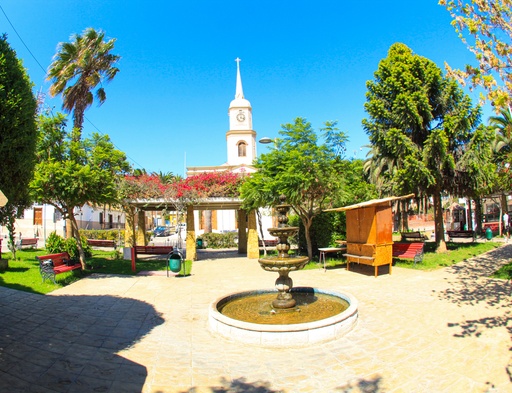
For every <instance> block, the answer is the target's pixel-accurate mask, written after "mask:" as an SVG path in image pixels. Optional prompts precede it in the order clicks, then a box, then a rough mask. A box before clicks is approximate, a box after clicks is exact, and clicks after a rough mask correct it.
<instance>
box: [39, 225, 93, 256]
mask: <svg viewBox="0 0 512 393" xmlns="http://www.w3.org/2000/svg"><path fill="white" fill-rule="evenodd" d="M81 240H82V248H83V250H84V253H85V257H86V258H90V257H91V256H92V249H91V246H89V244H87V238H86V237H85V236H84V235H82V236H81ZM46 250H47V251H48V252H49V253H50V254H56V253H59V252H67V253H68V254H69V256H70V257H71V258H73V259H78V258H79V257H80V255H79V254H78V246H77V244H76V239H75V238H74V237H71V238H69V239H64V238H63V237H62V236H59V235H57V233H55V232H52V233H50V235H49V236H48V238H47V239H46Z"/></svg>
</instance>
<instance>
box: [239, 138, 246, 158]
mask: <svg viewBox="0 0 512 393" xmlns="http://www.w3.org/2000/svg"><path fill="white" fill-rule="evenodd" d="M246 156H247V143H245V142H243V141H242V142H238V157H246Z"/></svg>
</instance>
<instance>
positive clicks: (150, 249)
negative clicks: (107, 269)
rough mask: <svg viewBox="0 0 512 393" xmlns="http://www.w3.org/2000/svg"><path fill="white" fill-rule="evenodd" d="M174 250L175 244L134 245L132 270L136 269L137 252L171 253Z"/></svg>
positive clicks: (152, 253) (151, 253)
mask: <svg viewBox="0 0 512 393" xmlns="http://www.w3.org/2000/svg"><path fill="white" fill-rule="evenodd" d="M173 250H174V247H173V246H134V247H133V248H132V258H131V259H132V270H133V271H135V264H136V261H137V254H150V255H169V254H170V253H172V252H173Z"/></svg>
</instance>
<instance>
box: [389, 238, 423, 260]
mask: <svg viewBox="0 0 512 393" xmlns="http://www.w3.org/2000/svg"><path fill="white" fill-rule="evenodd" d="M424 246H425V243H414V242H406V243H393V258H400V259H413V260H414V264H415V265H416V262H421V261H422V260H423V247H424Z"/></svg>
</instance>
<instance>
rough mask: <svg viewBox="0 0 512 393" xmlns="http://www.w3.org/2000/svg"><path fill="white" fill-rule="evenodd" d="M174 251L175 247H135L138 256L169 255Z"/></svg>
mask: <svg viewBox="0 0 512 393" xmlns="http://www.w3.org/2000/svg"><path fill="white" fill-rule="evenodd" d="M173 250H174V247H173V246H135V253H136V254H157V255H162V254H169V253H170V252H172V251H173Z"/></svg>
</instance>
